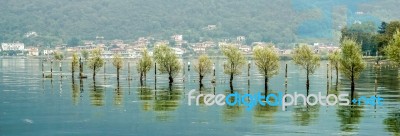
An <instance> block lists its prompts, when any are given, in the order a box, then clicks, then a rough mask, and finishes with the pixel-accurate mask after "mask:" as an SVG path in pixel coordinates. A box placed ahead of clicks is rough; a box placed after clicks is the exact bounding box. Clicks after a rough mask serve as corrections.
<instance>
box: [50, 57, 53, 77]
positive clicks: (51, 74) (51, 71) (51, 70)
mask: <svg viewBox="0 0 400 136" xmlns="http://www.w3.org/2000/svg"><path fill="white" fill-rule="evenodd" d="M50 64H51V65H50V66H51V68H50V78H53V60H51V61H50Z"/></svg>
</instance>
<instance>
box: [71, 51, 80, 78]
mask: <svg viewBox="0 0 400 136" xmlns="http://www.w3.org/2000/svg"><path fill="white" fill-rule="evenodd" d="M78 65H79V58H78V54H77V53H76V52H74V53H73V54H72V61H71V72H72V77H74V73H75V70H76V68H78Z"/></svg>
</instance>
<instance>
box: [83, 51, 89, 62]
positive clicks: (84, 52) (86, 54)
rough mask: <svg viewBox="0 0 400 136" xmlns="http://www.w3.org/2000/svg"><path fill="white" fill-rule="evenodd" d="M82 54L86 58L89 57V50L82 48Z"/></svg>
mask: <svg viewBox="0 0 400 136" xmlns="http://www.w3.org/2000/svg"><path fill="white" fill-rule="evenodd" d="M81 55H82V57H83V58H84V59H85V60H87V59H89V52H88V51H87V50H82V51H81Z"/></svg>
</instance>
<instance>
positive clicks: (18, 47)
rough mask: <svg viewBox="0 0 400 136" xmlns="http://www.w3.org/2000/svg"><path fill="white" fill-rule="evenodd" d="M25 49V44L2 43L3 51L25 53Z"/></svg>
mask: <svg viewBox="0 0 400 136" xmlns="http://www.w3.org/2000/svg"><path fill="white" fill-rule="evenodd" d="M24 48H25V45H24V43H1V49H2V50H3V51H23V50H24Z"/></svg>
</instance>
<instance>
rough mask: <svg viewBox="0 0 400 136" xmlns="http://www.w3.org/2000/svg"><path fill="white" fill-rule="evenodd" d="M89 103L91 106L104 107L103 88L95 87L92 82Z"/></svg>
mask: <svg viewBox="0 0 400 136" xmlns="http://www.w3.org/2000/svg"><path fill="white" fill-rule="evenodd" d="M90 101H91V104H92V105H93V106H103V105H104V91H103V87H101V86H96V83H95V82H93V86H92V88H90Z"/></svg>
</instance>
